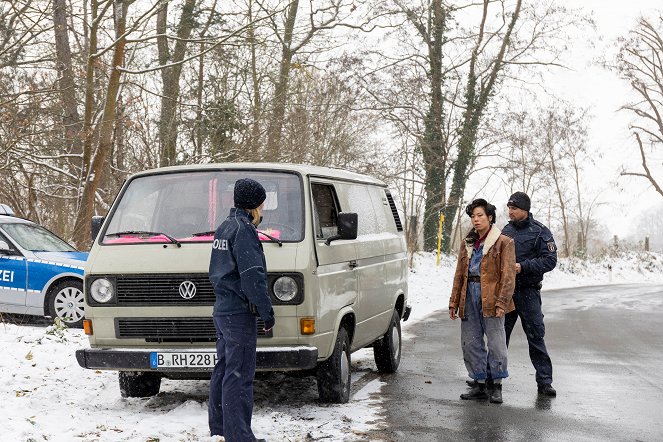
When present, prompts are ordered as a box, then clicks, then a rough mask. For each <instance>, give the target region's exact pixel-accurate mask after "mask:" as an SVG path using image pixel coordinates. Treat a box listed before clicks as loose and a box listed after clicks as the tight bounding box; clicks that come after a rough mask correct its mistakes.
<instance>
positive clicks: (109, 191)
mask: <svg viewBox="0 0 663 442" xmlns="http://www.w3.org/2000/svg"><path fill="white" fill-rule="evenodd" d="M582 3H583V2H570V1H562V0H557V1H555V0H546V1H536V2H535V1H526V0H483V1H481V0H474V1H472V0H464V1H460V0H459V1H442V0H415V1H406V0H387V1H378V0H309V1H308V2H304V1H300V0H283V1H279V0H261V1H255V0H235V1H218V0H15V1H3V2H1V3H0V202H2V203H5V204H8V205H10V206H11V207H12V208H13V209H14V210H15V211H16V212H17V214H18V215H20V216H24V217H26V218H29V219H32V220H34V221H36V222H38V223H40V224H43V225H45V226H46V227H48V228H49V229H51V230H53V231H54V232H56V233H57V234H59V235H60V236H62V237H63V238H65V239H67V240H69V241H71V242H73V243H74V244H75V245H76V246H77V247H79V248H80V249H83V250H85V249H87V248H88V247H89V244H90V239H89V236H90V218H91V217H92V216H93V215H105V214H106V212H107V211H108V209H109V206H110V204H111V203H112V201H113V198H114V197H115V195H116V194H117V192H118V190H119V188H120V186H121V185H122V182H123V181H124V180H125V179H126V177H127V176H128V175H130V174H131V173H133V172H136V171H140V170H145V169H149V168H155V167H162V166H169V165H177V164H199V163H210V162H235V161H270V162H297V163H307V164H315V165H321V166H329V167H340V168H344V169H350V170H354V171H358V172H361V173H368V174H371V175H374V176H377V177H379V178H381V179H383V180H385V181H386V182H387V183H388V184H389V185H390V187H392V188H393V189H394V190H395V191H396V192H397V193H398V195H399V196H400V198H399V200H400V205H401V211H402V215H403V218H404V225H405V231H406V235H407V238H408V239H409V241H408V244H409V247H410V250H411V251H412V252H414V251H416V250H420V249H425V250H432V249H434V248H435V247H436V245H437V239H436V235H437V231H438V226H437V223H438V220H439V214H440V213H442V214H444V215H445V224H444V229H443V235H444V238H443V241H442V245H443V249H444V250H445V251H450V250H455V249H457V247H458V244H459V238H460V237H461V236H462V235H463V234H464V232H465V230H466V229H467V228H468V227H467V224H463V223H464V222H465V220H464V219H463V216H462V214H463V210H458V209H459V208H461V209H462V208H463V207H464V205H465V204H467V202H468V201H470V200H471V199H473V198H475V197H477V196H483V197H486V198H487V199H489V200H491V201H492V202H493V203H495V204H496V205H497V206H498V208H499V212H498V213H499V218H500V222H506V217H505V216H504V212H505V210H504V209H505V208H504V203H505V202H506V198H507V197H508V195H509V194H510V193H511V192H513V191H516V190H523V191H526V192H528V193H529V194H530V195H531V196H532V199H533V212H534V213H535V215H536V216H537V217H538V218H540V219H541V220H542V221H543V222H544V223H546V224H548V225H549V226H550V227H551V229H552V230H553V231H554V233H555V236H556V238H557V242H558V246H559V250H560V254H561V255H562V256H587V255H600V254H606V253H615V252H617V251H619V250H622V249H643V248H646V247H648V248H651V249H652V250H656V249H659V250H660V249H661V248H663V235H662V233H663V216H659V215H660V214H663V208H662V207H663V206H661V204H660V201H661V199H660V198H661V197H662V196H663V190H662V188H663V183H661V180H663V164H662V161H661V160H662V159H663V155H661V148H662V147H663V14H662V13H661V11H656V10H654V9H649V8H647V6H651V5H652V4H653V3H652V2H648V1H647V0H641V1H640V2H635V3H633V4H632V5H631V6H630V8H631V13H630V14H629V15H628V16H627V17H626V16H625V17H623V19H622V17H618V18H620V19H621V20H620V26H619V27H614V26H613V27H612V28H611V29H610V32H607V33H606V31H605V26H603V25H602V24H601V23H604V22H601V21H599V22H597V20H596V16H597V15H596V14H594V13H593V12H592V11H591V8H582ZM586 3H587V4H591V3H596V2H593V1H588V2H586ZM613 3H614V4H615V5H617V3H621V2H610V1H609V2H600V7H601V8H604V10H603V12H605V8H610V4H613ZM586 6H587V5H586ZM590 6H591V5H590ZM595 6H596V5H595ZM613 6H614V5H613ZM638 6H640V7H641V9H638ZM598 16H599V18H601V14H598ZM579 47H582V48H583V49H582V50H583V51H584V57H585V58H584V60H585V62H583V63H584V64H581V65H580V66H579V67H578V65H577V59H574V57H576V56H577V54H578V48H579ZM574 60H576V61H574ZM592 69H601V70H602V72H605V73H606V75H609V76H611V77H612V78H613V79H616V80H618V81H619V82H620V84H621V86H620V87H621V89H616V88H611V87H606V88H604V89H603V90H601V92H600V94H601V95H603V94H604V95H606V96H611V97H612V100H613V101H612V103H616V104H615V107H614V108H610V109H605V108H604V107H601V108H597V107H593V106H595V103H592V102H591V100H585V101H583V100H574V99H570V98H569V97H568V94H565V93H563V92H560V90H562V89H564V85H565V84H568V85H569V86H573V84H571V83H574V81H575V80H573V77H575V78H583V77H582V73H583V71H586V70H592ZM570 76H573V77H570ZM584 80H585V81H586V78H585V79H584ZM590 83H591V80H590ZM591 86H596V85H591ZM591 86H590V85H589V84H586V86H585V89H587V90H591V89H592V87H591ZM575 87H577V84H576V85H575ZM581 88H582V86H581ZM606 112H610V113H616V114H619V115H621V117H620V119H619V120H618V121H619V123H618V124H616V125H613V126H615V127H610V128H609V131H610V133H615V131H618V133H619V134H621V136H617V137H613V138H617V139H618V143H617V144H610V143H603V142H597V139H600V138H597V136H596V134H597V131H598V132H605V133H607V131H608V129H606V128H605V127H602V126H598V127H597V126H596V119H597V115H598V119H599V120H601V115H604V114H605V113H606ZM601 121H604V120H601ZM606 158H609V159H611V161H610V162H609V163H610V164H611V166H610V168H609V169H608V170H607V171H606V170H605V163H606V162H605V159H606ZM599 163H600V165H601V166H600V167H599ZM597 171H599V172H598V173H597ZM620 195H621V196H620ZM624 195H626V198H627V199H629V200H630V202H631V203H630V204H623V203H621V204H620V203H618V200H620V199H622V200H623V199H624ZM636 208H639V210H643V208H646V210H645V211H644V212H642V215H638V216H637V217H634V216H633V213H631V212H634V211H635V209H636ZM618 220H621V221H622V228H621V232H626V233H624V234H622V235H621V236H620V237H618V236H616V235H615V234H614V232H615V229H614V226H615V224H616V223H617V221H618ZM624 221H626V223H627V224H628V226H627V228H626V229H625V228H624V227H623V225H624Z"/></svg>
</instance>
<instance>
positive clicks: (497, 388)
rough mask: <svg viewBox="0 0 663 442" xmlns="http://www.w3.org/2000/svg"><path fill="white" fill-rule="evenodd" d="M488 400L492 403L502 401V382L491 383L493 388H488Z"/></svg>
mask: <svg viewBox="0 0 663 442" xmlns="http://www.w3.org/2000/svg"><path fill="white" fill-rule="evenodd" d="M490 402H492V403H493V404H501V403H502V384H493V388H492V389H491V390H490Z"/></svg>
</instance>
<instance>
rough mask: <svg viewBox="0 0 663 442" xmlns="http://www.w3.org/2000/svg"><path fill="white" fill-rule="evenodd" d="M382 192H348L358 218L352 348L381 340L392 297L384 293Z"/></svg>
mask: <svg viewBox="0 0 663 442" xmlns="http://www.w3.org/2000/svg"><path fill="white" fill-rule="evenodd" d="M381 191H382V189H381V188H380V187H376V186H369V185H363V184H353V185H350V186H349V188H348V199H349V201H350V212H356V213H357V215H358V232H357V239H356V241H355V247H356V249H357V277H358V280H359V281H358V284H359V294H358V299H357V304H356V305H355V312H356V314H357V330H356V332H355V341H354V342H353V347H354V348H359V347H362V346H364V345H366V344H370V343H371V342H373V341H374V340H375V339H377V338H378V337H380V336H382V335H383V334H384V332H385V331H386V330H387V327H388V326H389V321H390V319H391V316H392V308H393V294H391V293H389V292H388V291H387V290H385V268H384V265H385V262H384V235H383V233H384V225H385V224H386V218H385V216H384V210H383V209H382V207H381V206H382V200H381V193H380V192H381Z"/></svg>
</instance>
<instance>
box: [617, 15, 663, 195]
mask: <svg viewBox="0 0 663 442" xmlns="http://www.w3.org/2000/svg"><path fill="white" fill-rule="evenodd" d="M617 69H618V72H619V73H620V74H621V76H622V78H624V79H625V80H627V81H628V82H629V83H630V84H631V87H632V88H633V91H634V92H635V93H636V95H637V97H638V100H637V101H635V102H633V103H630V104H626V105H624V106H623V109H625V110H627V111H630V112H631V113H632V114H633V116H634V122H633V123H632V124H631V130H632V131H633V136H634V137H635V140H636V142H637V144H638V150H639V154H640V160H641V165H642V170H641V171H637V172H636V171H626V170H624V171H623V172H622V175H631V176H637V177H642V178H645V179H646V180H648V181H649V183H650V184H651V185H652V186H653V187H654V189H655V190H656V192H658V193H659V194H660V195H661V196H663V187H662V186H663V183H661V179H662V178H661V176H662V175H661V173H662V172H661V171H660V170H657V168H655V167H654V166H653V164H652V163H654V161H653V156H654V155H655V154H656V153H659V155H660V150H661V149H662V148H663V15H659V16H658V17H656V18H651V19H648V18H644V17H643V18H641V19H640V20H639V22H638V26H637V27H636V28H635V29H634V30H633V31H631V33H630V34H629V37H628V38H626V39H624V40H623V42H622V46H621V48H620V51H619V55H618V58H617Z"/></svg>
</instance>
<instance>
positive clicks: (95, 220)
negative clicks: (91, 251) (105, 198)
mask: <svg viewBox="0 0 663 442" xmlns="http://www.w3.org/2000/svg"><path fill="white" fill-rule="evenodd" d="M105 218H106V217H105V216H93V217H92V219H91V220H90V238H91V239H92V242H94V240H95V239H97V235H98V234H99V230H101V225H102V224H103V223H104V219H105Z"/></svg>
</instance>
